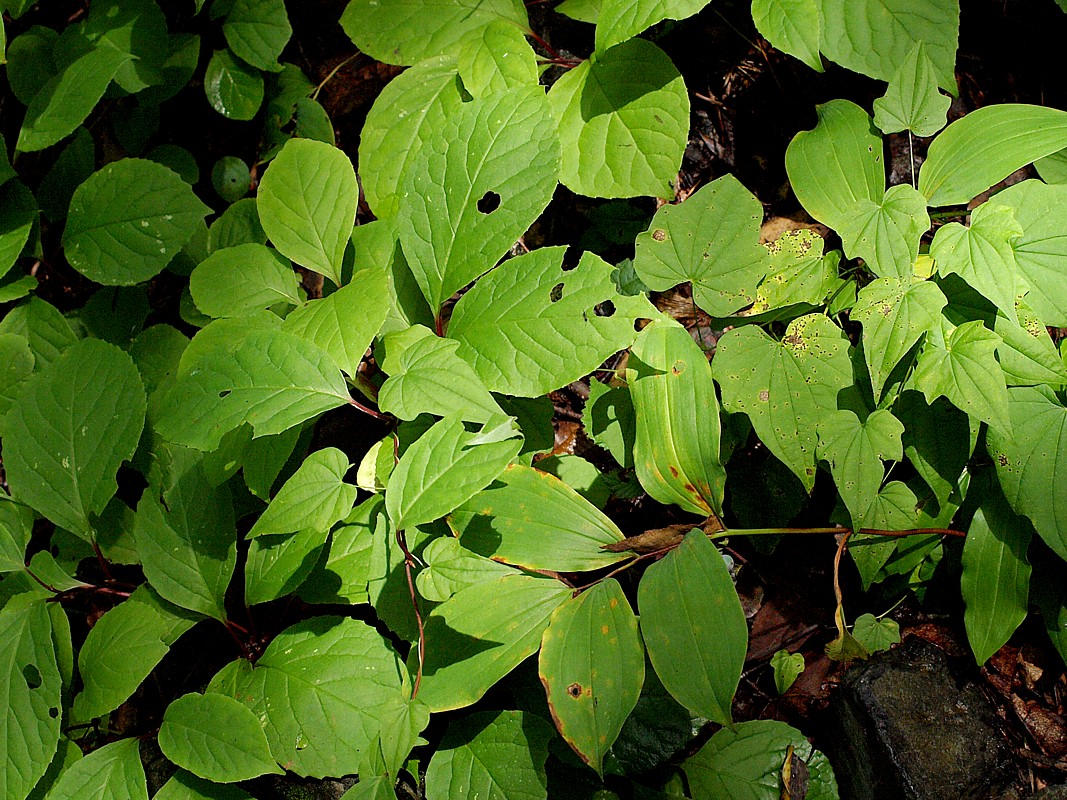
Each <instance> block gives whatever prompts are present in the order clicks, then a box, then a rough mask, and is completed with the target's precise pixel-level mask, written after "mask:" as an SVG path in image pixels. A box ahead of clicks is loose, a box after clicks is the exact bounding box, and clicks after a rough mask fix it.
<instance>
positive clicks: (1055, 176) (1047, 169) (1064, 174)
mask: <svg viewBox="0 0 1067 800" xmlns="http://www.w3.org/2000/svg"><path fill="white" fill-rule="evenodd" d="M23 36H25V34H23ZM8 69H9V70H10V69H11V68H10V67H8ZM1034 169H1036V170H1037V174H1038V175H1040V176H1041V180H1043V181H1044V182H1045V183H1067V150H1057V151H1056V152H1055V153H1053V154H1052V155H1050V156H1045V157H1044V158H1039V159H1038V160H1037V161H1035V162H1034Z"/></svg>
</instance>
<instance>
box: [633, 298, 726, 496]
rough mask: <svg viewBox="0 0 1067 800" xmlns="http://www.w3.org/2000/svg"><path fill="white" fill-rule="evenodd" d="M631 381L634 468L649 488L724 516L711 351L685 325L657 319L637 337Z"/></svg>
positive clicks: (717, 404) (717, 410)
mask: <svg viewBox="0 0 1067 800" xmlns="http://www.w3.org/2000/svg"><path fill="white" fill-rule="evenodd" d="M626 382H627V384H628V385H629V387H630V397H631V399H632V400H633V404H634V412H635V415H636V419H637V436H636V440H635V442H634V466H635V469H636V471H637V477H638V480H640V481H641V485H642V486H643V487H644V489H645V491H647V492H648V493H649V494H650V495H651V496H652V497H653V498H655V499H656V500H658V501H659V502H661V503H675V504H677V505H678V506H680V507H681V508H683V509H685V510H686V511H691V512H693V513H696V514H701V515H703V516H708V515H713V514H714V515H717V514H720V513H722V501H723V492H724V491H725V486H726V470H725V469H723V466H722V464H721V463H720V461H719V438H720V423H719V403H718V400H717V399H716V398H715V385H714V383H713V382H712V379H711V366H710V365H709V364H708V359H707V356H705V355H704V351H703V350H701V349H700V347H699V346H697V344H696V342H694V341H693V338H692V337H691V336H690V335H689V331H687V330H686V329H685V328H683V327H682V326H681V325H679V324H678V323H676V322H674V321H673V320H668V319H661V320H655V321H654V322H653V323H652V324H651V325H649V326H647V327H646V328H645V329H644V330H643V331H641V334H640V335H639V336H638V337H637V341H635V342H634V345H633V348H632V349H631V353H630V360H629V366H628V368H627V370H626Z"/></svg>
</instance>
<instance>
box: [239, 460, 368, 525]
mask: <svg viewBox="0 0 1067 800" xmlns="http://www.w3.org/2000/svg"><path fill="white" fill-rule="evenodd" d="M351 466H352V465H351V464H349V463H348V457H347V456H346V455H345V454H344V453H342V452H341V451H340V450H338V449H337V448H336V447H326V448H323V449H322V450H316V451H315V452H314V453H312V454H311V455H309V456H308V457H307V458H305V459H304V461H303V463H302V464H301V465H300V467H299V468H298V469H297V471H296V472H295V473H293V475H292V477H290V478H289V480H287V481H286V482H285V484H284V485H283V486H282V488H281V489H279V490H278V494H276V495H275V496H274V499H273V500H271V502H270V505H269V506H267V509H266V511H264V512H263V514H262V515H261V516H260V518H259V519H258V520H256V524H255V525H253V526H252V528H251V529H250V530H249V531H248V533H247V534H246V535H247V536H248V537H254V536H262V535H264V534H270V533H293V532H295V531H299V530H305V529H308V528H310V529H313V530H316V531H319V532H320V533H322V535H323V536H322V538H323V540H325V534H326V533H327V532H328V531H329V530H330V527H331V526H332V525H333V524H334V523H335V522H337V521H338V520H339V519H341V518H343V517H345V516H347V514H348V512H349V511H351V510H352V506H353V505H354V504H355V502H356V493H357V489H356V487H355V486H353V485H352V484H350V483H345V482H344V477H345V474H346V473H347V472H348V470H349V468H350V467H351Z"/></svg>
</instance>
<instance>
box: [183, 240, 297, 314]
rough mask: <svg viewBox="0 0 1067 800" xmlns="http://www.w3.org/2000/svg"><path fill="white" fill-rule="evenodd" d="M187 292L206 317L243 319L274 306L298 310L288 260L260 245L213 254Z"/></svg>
mask: <svg viewBox="0 0 1067 800" xmlns="http://www.w3.org/2000/svg"><path fill="white" fill-rule="evenodd" d="M189 289H190V290H191V291H192V294H193V301H194V302H195V303H196V307H197V308H199V309H200V310H201V311H202V312H204V313H205V314H207V315H208V316H209V317H243V316H245V315H247V314H253V313H255V312H256V311H262V310H263V309H265V308H270V307H271V306H273V305H275V304H277V303H286V304H288V305H293V306H297V305H300V304H301V300H300V294H299V291H300V280H299V278H298V277H297V274H296V273H295V272H294V271H293V266H292V264H290V263H289V259H287V258H282V257H281V256H280V255H278V253H277V252H276V251H274V250H271V249H270V248H269V247H266V246H264V245H261V244H256V243H254V242H253V243H248V244H240V245H237V246H236V247H224V248H222V249H221V250H216V251H215V252H213V253H212V254H211V255H209V256H208V257H207V258H205V259H204V260H203V261H201V262H200V264H199V265H198V266H197V267H196V269H194V270H193V274H192V275H190V276H189Z"/></svg>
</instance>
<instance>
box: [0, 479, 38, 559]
mask: <svg viewBox="0 0 1067 800" xmlns="http://www.w3.org/2000/svg"><path fill="white" fill-rule="evenodd" d="M32 535H33V512H32V511H31V510H30V508H29V506H24V505H21V504H19V503H16V502H14V501H13V500H11V499H10V498H8V497H7V495H0V573H4V572H20V571H21V570H23V569H24V568H25V566H26V548H27V547H29V545H30V537H31V536H32Z"/></svg>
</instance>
